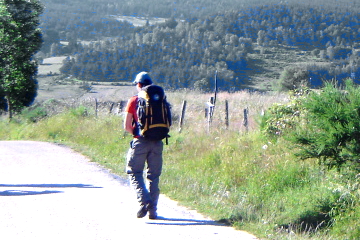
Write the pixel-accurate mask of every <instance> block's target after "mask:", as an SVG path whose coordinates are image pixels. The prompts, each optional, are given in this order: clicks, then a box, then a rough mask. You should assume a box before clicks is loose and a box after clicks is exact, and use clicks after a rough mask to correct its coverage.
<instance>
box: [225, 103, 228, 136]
mask: <svg viewBox="0 0 360 240" xmlns="http://www.w3.org/2000/svg"><path fill="white" fill-rule="evenodd" d="M225 128H226V129H228V128H229V103H228V100H225Z"/></svg>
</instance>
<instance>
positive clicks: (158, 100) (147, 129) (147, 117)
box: [137, 85, 171, 140]
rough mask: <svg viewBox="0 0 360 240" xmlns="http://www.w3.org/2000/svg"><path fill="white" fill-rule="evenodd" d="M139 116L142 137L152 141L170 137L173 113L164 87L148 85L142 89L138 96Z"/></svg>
mask: <svg viewBox="0 0 360 240" xmlns="http://www.w3.org/2000/svg"><path fill="white" fill-rule="evenodd" d="M137 115H138V118H139V119H138V126H139V128H140V135H141V136H143V137H145V138H147V139H150V140H162V139H164V138H167V137H169V135H168V133H169V131H170V126H171V111H170V104H169V103H168V102H167V100H166V96H165V92H164V90H163V88H162V87H160V86H157V85H148V86H145V87H143V88H142V89H141V91H140V92H139V94H138V106H137Z"/></svg>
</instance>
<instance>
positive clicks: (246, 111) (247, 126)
mask: <svg viewBox="0 0 360 240" xmlns="http://www.w3.org/2000/svg"><path fill="white" fill-rule="evenodd" d="M243 125H244V126H245V129H246V132H248V130H249V109H248V108H244V122H243Z"/></svg>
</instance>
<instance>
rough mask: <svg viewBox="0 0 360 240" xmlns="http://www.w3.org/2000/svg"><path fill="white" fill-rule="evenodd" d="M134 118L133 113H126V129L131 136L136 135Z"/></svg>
mask: <svg viewBox="0 0 360 240" xmlns="http://www.w3.org/2000/svg"><path fill="white" fill-rule="evenodd" d="M133 117H134V116H133V114H132V113H129V112H125V121H124V129H125V131H127V132H129V133H130V134H134V127H133V124H132V123H133Z"/></svg>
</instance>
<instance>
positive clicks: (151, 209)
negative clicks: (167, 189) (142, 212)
mask: <svg viewBox="0 0 360 240" xmlns="http://www.w3.org/2000/svg"><path fill="white" fill-rule="evenodd" d="M148 211H149V219H156V218H157V212H156V208H154V207H153V206H149V209H148Z"/></svg>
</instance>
